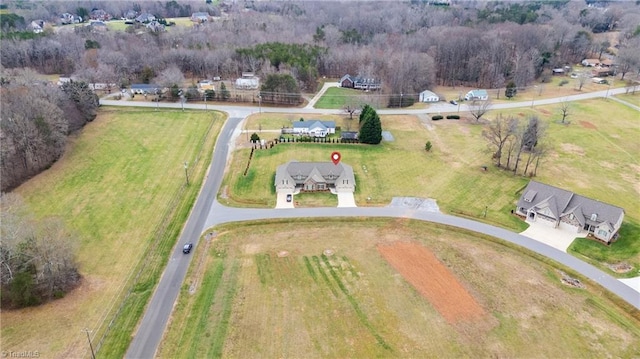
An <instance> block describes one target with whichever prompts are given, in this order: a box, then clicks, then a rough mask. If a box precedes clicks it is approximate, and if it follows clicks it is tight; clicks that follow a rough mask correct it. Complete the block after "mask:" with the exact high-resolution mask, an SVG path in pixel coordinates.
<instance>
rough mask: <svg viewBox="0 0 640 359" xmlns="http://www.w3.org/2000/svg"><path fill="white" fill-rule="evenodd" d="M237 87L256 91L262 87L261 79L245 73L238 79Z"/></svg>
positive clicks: (250, 73) (251, 73)
mask: <svg viewBox="0 0 640 359" xmlns="http://www.w3.org/2000/svg"><path fill="white" fill-rule="evenodd" d="M235 86H236V88H237V89H240V90H256V89H258V87H259V86H260V79H259V78H258V77H256V76H255V75H254V74H253V72H243V73H242V77H241V78H239V79H236V82H235Z"/></svg>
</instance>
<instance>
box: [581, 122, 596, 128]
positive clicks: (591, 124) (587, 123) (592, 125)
mask: <svg viewBox="0 0 640 359" xmlns="http://www.w3.org/2000/svg"><path fill="white" fill-rule="evenodd" d="M580 125H582V127H584V128H591V129H594V130H595V129H597V127H596V125H594V124H593V123H591V122H589V121H580Z"/></svg>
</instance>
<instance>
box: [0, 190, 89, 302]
mask: <svg viewBox="0 0 640 359" xmlns="http://www.w3.org/2000/svg"><path fill="white" fill-rule="evenodd" d="M0 208H1V209H2V211H0V219H1V220H2V226H1V227H0V233H1V234H2V242H0V278H1V286H2V287H1V288H2V291H1V293H2V296H1V302H2V306H3V308H6V307H25V306H32V305H37V304H40V303H42V302H46V301H48V300H51V299H54V298H61V297H63V296H64V295H65V293H67V292H68V291H69V290H71V289H73V288H74V287H75V286H76V285H78V284H79V282H80V274H79V273H78V267H77V263H76V261H75V247H74V244H76V243H77V242H78V241H77V238H75V236H74V234H72V233H71V232H69V231H68V230H67V229H65V227H64V225H63V224H62V221H60V220H59V219H55V218H46V219H43V220H36V219H34V217H33V215H32V214H31V212H30V210H29V208H28V207H27V206H26V205H25V204H24V202H23V201H22V198H21V197H20V196H19V195H17V194H13V193H8V194H2V196H0Z"/></svg>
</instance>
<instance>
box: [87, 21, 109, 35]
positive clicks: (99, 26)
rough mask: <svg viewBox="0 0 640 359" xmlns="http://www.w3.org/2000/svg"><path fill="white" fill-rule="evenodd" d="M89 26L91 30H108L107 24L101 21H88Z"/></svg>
mask: <svg viewBox="0 0 640 359" xmlns="http://www.w3.org/2000/svg"><path fill="white" fill-rule="evenodd" d="M89 26H90V27H91V31H99V32H104V31H107V30H109V28H108V27H107V24H105V23H104V22H103V21H91V22H90V23H89Z"/></svg>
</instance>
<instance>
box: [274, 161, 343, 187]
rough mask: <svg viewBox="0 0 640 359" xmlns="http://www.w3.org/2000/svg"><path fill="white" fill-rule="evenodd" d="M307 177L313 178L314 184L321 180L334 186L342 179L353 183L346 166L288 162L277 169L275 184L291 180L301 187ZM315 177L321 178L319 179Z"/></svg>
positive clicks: (326, 163) (327, 163)
mask: <svg viewBox="0 0 640 359" xmlns="http://www.w3.org/2000/svg"><path fill="white" fill-rule="evenodd" d="M309 176H313V179H314V180H315V181H316V182H320V181H322V180H323V181H324V182H326V183H327V184H335V182H336V181H337V180H339V179H343V178H345V179H349V180H351V181H352V182H351V183H355V177H354V175H353V168H352V167H351V166H349V165H347V164H344V163H338V164H337V165H334V164H333V162H298V161H290V162H288V163H286V164H285V165H282V166H279V167H278V169H277V171H276V178H275V184H278V183H279V182H280V181H281V180H282V179H292V180H293V181H294V182H295V183H296V184H297V185H301V184H303V183H305V181H306V180H307V179H308V178H309ZM317 176H321V178H318V177H317Z"/></svg>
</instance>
